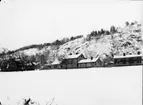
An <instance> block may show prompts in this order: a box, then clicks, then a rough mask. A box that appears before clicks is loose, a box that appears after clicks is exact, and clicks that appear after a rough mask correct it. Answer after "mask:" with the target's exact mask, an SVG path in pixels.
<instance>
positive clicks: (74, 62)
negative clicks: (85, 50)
mask: <svg viewBox="0 0 143 105" xmlns="http://www.w3.org/2000/svg"><path fill="white" fill-rule="evenodd" d="M82 59H85V57H84V55H83V54H77V55H68V56H67V58H66V59H63V61H62V63H61V67H62V68H64V69H68V68H77V67H78V62H79V61H80V60H82Z"/></svg>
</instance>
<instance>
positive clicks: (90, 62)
mask: <svg viewBox="0 0 143 105" xmlns="http://www.w3.org/2000/svg"><path fill="white" fill-rule="evenodd" d="M100 66H102V62H101V61H100V59H99V56H98V57H96V58H92V57H91V59H83V60H80V61H79V62H78V67H79V68H88V67H100Z"/></svg>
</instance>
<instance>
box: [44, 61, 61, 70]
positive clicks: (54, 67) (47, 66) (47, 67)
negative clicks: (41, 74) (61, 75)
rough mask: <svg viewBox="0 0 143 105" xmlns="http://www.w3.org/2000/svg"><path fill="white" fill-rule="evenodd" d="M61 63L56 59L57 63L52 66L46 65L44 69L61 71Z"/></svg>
mask: <svg viewBox="0 0 143 105" xmlns="http://www.w3.org/2000/svg"><path fill="white" fill-rule="evenodd" d="M60 63H61V62H60V61H59V60H58V59H55V61H54V62H53V63H52V64H46V65H44V67H43V68H42V69H57V68H58V69H59V68H61V65H60Z"/></svg>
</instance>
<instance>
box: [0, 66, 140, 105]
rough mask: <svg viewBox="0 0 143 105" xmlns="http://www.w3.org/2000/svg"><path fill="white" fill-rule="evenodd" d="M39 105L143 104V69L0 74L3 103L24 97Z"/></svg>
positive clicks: (16, 100) (0, 93) (14, 102)
mask: <svg viewBox="0 0 143 105" xmlns="http://www.w3.org/2000/svg"><path fill="white" fill-rule="evenodd" d="M29 97H30V98H32V99H33V100H35V101H39V103H40V105H46V104H45V103H46V102H47V101H49V100H51V99H52V98H53V97H54V98H55V103H54V104H55V105H141V104H142V67H141V66H133V67H120V68H91V69H82V70H80V69H75V70H55V71H48V70H47V71H46V70H44V71H27V72H11V73H4V72H1V73H0V101H1V102H2V103H5V104H9V105H17V104H16V102H18V100H21V99H22V98H29Z"/></svg>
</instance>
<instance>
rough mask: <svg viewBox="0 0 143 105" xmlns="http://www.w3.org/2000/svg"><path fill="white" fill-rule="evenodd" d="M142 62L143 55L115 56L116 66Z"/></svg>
mask: <svg viewBox="0 0 143 105" xmlns="http://www.w3.org/2000/svg"><path fill="white" fill-rule="evenodd" d="M141 63H142V55H141V54H140V55H125V54H124V56H114V65H115V66H125V65H127V66H130V65H139V64H141Z"/></svg>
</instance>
